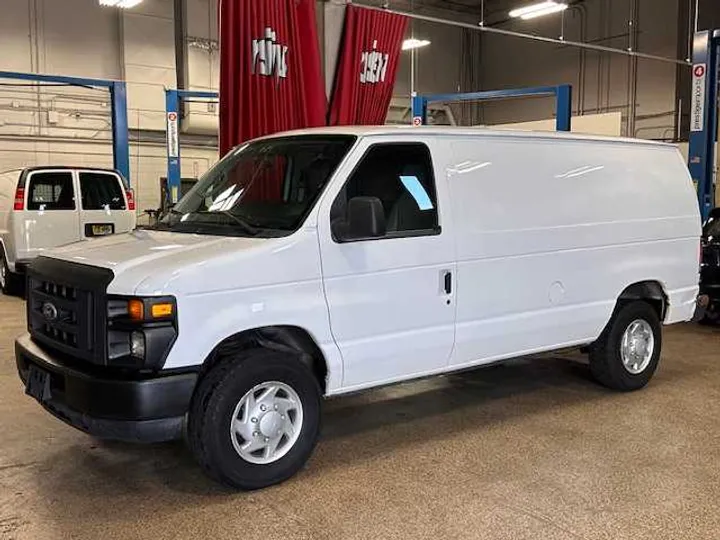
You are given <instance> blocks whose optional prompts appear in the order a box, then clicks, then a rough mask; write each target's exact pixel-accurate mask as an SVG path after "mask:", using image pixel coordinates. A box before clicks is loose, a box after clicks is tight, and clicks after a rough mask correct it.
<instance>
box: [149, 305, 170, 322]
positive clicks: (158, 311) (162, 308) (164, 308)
mask: <svg viewBox="0 0 720 540" xmlns="http://www.w3.org/2000/svg"><path fill="white" fill-rule="evenodd" d="M150 314H151V315H152V318H153V319H162V318H163V317H169V316H170V315H172V314H173V305H172V304H171V303H169V302H164V303H162V304H153V306H152V307H151V308H150Z"/></svg>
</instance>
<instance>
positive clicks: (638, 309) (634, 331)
mask: <svg viewBox="0 0 720 540" xmlns="http://www.w3.org/2000/svg"><path fill="white" fill-rule="evenodd" d="M661 347H662V331H661V325H660V319H659V318H658V314H657V312H656V311H655V309H654V308H653V306H651V305H650V304H648V303H647V302H643V301H634V302H630V303H628V304H624V305H621V306H619V307H618V308H617V309H616V310H615V313H614V314H613V317H612V319H611V320H610V322H609V323H608V325H607V326H606V327H605V330H603V333H602V334H601V335H600V337H599V338H598V340H597V341H596V342H595V343H594V344H593V346H592V347H591V349H590V370H591V371H592V374H593V376H594V377H595V379H596V380H597V381H598V382H600V383H601V384H603V385H605V386H607V387H609V388H613V389H615V390H623V391H631V390H638V389H640V388H642V387H644V386H645V385H646V384H647V383H648V382H650V379H651V378H652V376H653V374H654V373H655V370H656V369H657V366H658V363H659V361H660V349H661Z"/></svg>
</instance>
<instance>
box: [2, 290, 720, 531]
mask: <svg viewBox="0 0 720 540" xmlns="http://www.w3.org/2000/svg"><path fill="white" fill-rule="evenodd" d="M23 312H24V308H23V303H22V302H21V301H20V300H17V299H7V298H2V299H0V328H1V330H0V538H2V539H3V540H5V539H26V538H33V539H36V538H38V539H40V538H41V539H64V538H78V539H79V538H88V539H97V538H102V539H103V540H110V539H115V538H152V539H153V540H160V539H166V538H167V539H175V538H193V539H200V538H213V539H220V538H233V539H235V538H263V539H268V538H270V539H272V538H286V539H294V538H312V539H323V538H328V539H329V538H368V539H370V538H372V539H379V538H382V539H390V538H414V539H420V538H433V539H438V538H463V539H467V538H493V539H506V538H507V539H526V538H538V539H543V540H555V539H580V538H582V539H601V538H603V539H605V538H607V539H613V540H617V539H624V538H628V539H630V538H632V539H633V540H640V539H652V540H661V539H680V538H682V539H690V538H692V539H695V538H708V539H711V538H712V539H717V538H719V537H720V508H719V506H720V425H719V422H720V366H719V365H718V364H719V363H720V328H718V329H711V328H703V327H699V326H690V325H688V326H684V327H676V328H672V329H670V330H669V331H667V333H666V342H665V349H664V351H665V352H664V355H663V360H662V362H661V365H660V370H659V372H658V374H657V375H656V377H655V379H654V380H653V382H652V383H651V385H650V386H649V387H648V388H647V389H646V390H644V391H641V392H636V393H633V394H619V393H614V392H611V391H608V390H605V389H603V388H601V387H599V386H597V385H595V384H594V383H593V382H591V381H590V380H589V374H588V370H587V367H586V365H584V364H583V363H582V360H583V358H582V356H580V355H575V354H558V355H549V356H543V357H540V358H537V359H533V360H532V361H528V360H522V361H516V362H513V363H511V364H506V365H504V366H497V367H492V368H487V369H484V370H479V371H475V372H471V373H465V374H462V375H456V376H452V377H448V378H442V379H433V380H428V381H422V382H417V383H410V384H406V385H402V386H398V387H394V388H390V389H384V390H380V391H375V392H371V393H366V394H363V395H358V396H353V397H348V398H341V399H336V400H333V401H330V402H328V403H327V404H326V405H327V406H326V409H325V416H324V434H323V437H322V439H321V441H320V444H319V446H318V448H317V450H316V453H315V455H314V457H313V458H312V459H311V460H310V462H309V464H308V466H307V467H306V469H305V470H304V471H303V472H301V473H300V474H299V475H298V476H296V477H295V478H293V479H292V480H290V481H289V482H286V483H285V484H283V485H280V486H276V487H273V488H270V489H267V490H264V491H259V492H253V493H234V492H231V491H229V490H227V489H224V488H222V487H219V486H217V485H215V484H214V483H212V482H211V481H210V480H208V479H206V478H205V477H204V476H203V475H202V473H201V472H200V471H199V469H198V468H197V467H196V466H195V464H194V463H193V461H192V458H191V457H190V456H189V454H188V452H186V450H185V449H184V447H183V445H182V444H180V443H177V444H163V445H155V446H133V445H127V444H118V443H103V442H99V441H97V440H94V439H92V438H90V437H88V436H86V435H84V434H82V433H80V432H78V431H75V430H74V429H72V428H70V427H67V426H65V425H64V424H62V423H61V422H59V421H57V420H55V419H54V418H52V417H50V416H49V415H48V414H47V413H45V412H44V411H43V410H42V409H41V408H40V407H39V406H38V405H37V404H36V403H35V402H34V401H32V400H31V399H30V398H28V397H26V396H25V395H24V394H23V389H22V388H21V385H20V383H19V381H18V379H17V376H16V374H15V367H14V359H13V357H12V338H13V337H14V336H15V335H16V334H18V333H20V332H21V331H22V329H23V327H24V315H23Z"/></svg>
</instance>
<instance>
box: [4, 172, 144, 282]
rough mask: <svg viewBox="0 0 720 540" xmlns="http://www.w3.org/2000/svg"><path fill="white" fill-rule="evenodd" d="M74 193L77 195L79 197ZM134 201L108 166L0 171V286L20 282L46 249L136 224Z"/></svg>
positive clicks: (125, 230) (116, 174)
mask: <svg viewBox="0 0 720 540" xmlns="http://www.w3.org/2000/svg"><path fill="white" fill-rule="evenodd" d="M78 194H79V196H78ZM135 223H136V216H135V201H134V198H133V193H132V191H131V190H130V189H128V188H127V187H126V184H125V181H124V179H123V178H122V176H121V175H120V174H119V173H118V172H116V171H113V170H105V169H89V168H73V167H32V168H26V169H16V170H11V171H5V172H2V173H0V288H2V291H3V292H11V291H12V290H13V289H16V288H17V287H18V285H19V284H20V283H19V281H20V276H21V274H23V272H24V269H25V267H26V266H27V265H28V263H29V262H30V261H31V260H32V259H34V258H35V257H37V256H38V255H39V254H41V253H42V252H44V251H45V250H47V249H50V248H54V247H58V246H63V245H65V244H70V243H72V242H77V241H78V240H82V239H84V238H92V237H97V236H106V235H109V234H114V233H124V232H128V231H131V230H132V229H134V228H135Z"/></svg>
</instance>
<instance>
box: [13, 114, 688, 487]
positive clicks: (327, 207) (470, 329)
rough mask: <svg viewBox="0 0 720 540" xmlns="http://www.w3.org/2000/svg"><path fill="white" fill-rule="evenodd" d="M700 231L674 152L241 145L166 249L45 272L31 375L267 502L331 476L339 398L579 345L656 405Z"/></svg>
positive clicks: (182, 206)
mask: <svg viewBox="0 0 720 540" xmlns="http://www.w3.org/2000/svg"><path fill="white" fill-rule="evenodd" d="M700 234H701V228H700V215H699V212H698V204H697V200H696V194H695V192H694V190H693V185H692V182H691V180H690V175H689V174H688V170H687V168H686V166H685V163H684V161H683V159H682V157H681V156H680V154H679V152H678V151H677V149H676V148H675V147H672V146H669V145H664V144H659V143H654V142H647V141H631V140H623V139H610V138H601V137H588V136H578V135H570V134H553V133H521V132H511V131H508V132H501V131H491V130H486V129H455V128H416V129H412V128H411V129H402V128H400V129H398V128H388V127H362V128H352V127H341V128H324V129H316V130H307V131H300V132H293V133H285V134H280V135H277V136H273V137H267V138H263V139H258V140H255V141H250V142H249V143H246V144H243V145H241V146H239V147H237V148H236V149H234V150H232V151H231V152H230V153H229V154H228V155H227V156H225V157H224V158H223V159H222V160H221V161H220V162H218V163H217V164H216V165H215V166H214V167H213V168H211V169H210V170H209V171H208V172H207V173H206V174H205V175H204V176H203V177H202V178H201V179H200V180H199V181H198V182H197V184H196V185H195V186H194V187H193V188H192V189H191V190H190V192H188V193H187V194H186V195H185V196H184V197H183V198H182V199H181V200H180V202H179V203H178V204H177V205H176V206H175V207H174V208H173V209H172V210H171V212H170V213H168V214H167V215H166V216H165V217H164V218H163V219H162V220H161V221H160V222H159V223H158V224H157V226H156V227H155V230H138V231H135V232H133V233H131V234H126V235H118V236H115V237H113V238H105V239H101V240H97V241H94V242H92V243H91V244H85V243H81V244H76V245H72V246H67V247H65V248H60V249H58V250H54V251H53V252H51V253H49V254H47V255H46V256H42V257H39V258H38V259H37V260H36V261H35V262H33V264H32V265H31V266H30V267H29V268H28V274H29V280H28V283H29V290H28V302H27V310H28V312H27V315H28V327H29V332H28V333H26V334H25V335H23V336H21V337H19V338H18V340H17V341H16V346H15V350H16V361H17V367H18V372H19V375H20V378H21V379H22V381H23V382H24V384H25V387H26V391H27V393H28V394H29V395H31V396H33V397H34V398H35V399H37V400H38V401H39V402H40V403H41V404H42V406H43V407H44V408H45V409H46V410H48V411H49V412H50V413H51V414H54V415H55V416H57V417H58V418H60V419H62V420H63V421H65V422H67V423H69V424H70V425H73V426H75V427H77V428H78V429H81V430H83V431H86V432H88V433H92V434H94V435H96V436H99V437H109V438H115V439H125V440H134V441H158V440H166V439H172V438H176V437H180V436H182V434H183V433H184V432H185V433H187V439H188V442H189V445H190V447H191V449H192V451H193V453H194V454H195V455H196V457H197V459H198V461H199V463H200V464H201V465H202V467H203V468H204V469H205V470H206V471H207V472H208V473H209V474H210V475H211V476H212V477H214V478H217V479H220V480H221V481H223V482H225V483H228V484H230V485H233V486H237V487H240V488H258V487H262V486H267V485H270V484H273V483H276V482H279V481H282V480H284V479H286V478H288V477H289V476H291V475H292V474H294V473H295V472H296V471H298V470H299V469H300V468H301V467H302V466H303V464H304V463H305V461H306V460H307V459H308V457H309V456H310V453H311V452H312V449H313V447H314V446H315V442H316V440H317V437H318V433H319V425H320V409H321V398H322V397H323V396H334V395H339V394H345V393H348V392H354V391H357V390H362V389H365V388H372V387H377V386H380V385H385V384H389V383H395V382H399V381H405V380H409V379H413V378H418V377H425V376H429V375H437V374H443V373H448V372H452V371H457V370H462V369H467V368H471V367H476V366H482V365H486V364H491V363H494V362H498V361H502V360H504V359H508V358H513V357H517V356H521V355H528V354H532V353H539V352H543V351H551V350H555V349H560V348H564V347H570V346H588V350H589V353H590V372H591V373H592V374H593V376H594V377H595V378H596V379H597V380H598V381H599V382H600V383H602V384H604V385H606V386H608V387H610V388H614V389H617V390H623V391H630V390H637V389H639V388H642V387H643V386H645V385H646V384H647V383H648V382H649V381H650V379H651V377H652V376H653V374H654V373H655V370H656V368H657V366H658V362H659V360H660V351H661V343H662V330H661V327H662V325H663V324H673V323H679V322H683V321H687V320H689V319H691V318H692V316H693V313H694V311H695V307H696V297H697V294H698V278H699V262H698V256H699V250H700ZM388 414H392V413H391V412H388ZM631 421H632V415H630V416H629V417H628V422H631ZM185 428H186V430H185Z"/></svg>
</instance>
